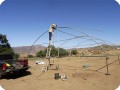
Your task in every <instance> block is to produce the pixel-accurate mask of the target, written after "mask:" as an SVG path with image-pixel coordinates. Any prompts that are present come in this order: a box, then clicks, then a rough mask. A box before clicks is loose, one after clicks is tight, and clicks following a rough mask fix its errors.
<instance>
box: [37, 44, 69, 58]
mask: <svg viewBox="0 0 120 90" xmlns="http://www.w3.org/2000/svg"><path fill="white" fill-rule="evenodd" d="M58 51H59V56H60V57H63V56H67V55H68V51H67V50H65V49H63V48H55V47H54V46H52V49H51V52H50V56H51V57H56V56H58ZM46 53H47V49H45V50H44V51H42V50H40V51H39V52H37V53H36V56H37V57H45V56H46Z"/></svg>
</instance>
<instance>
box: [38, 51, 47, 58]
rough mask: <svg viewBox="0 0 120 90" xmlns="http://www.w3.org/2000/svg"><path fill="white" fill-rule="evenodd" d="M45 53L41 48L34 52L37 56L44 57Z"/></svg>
mask: <svg viewBox="0 0 120 90" xmlns="http://www.w3.org/2000/svg"><path fill="white" fill-rule="evenodd" d="M45 55H46V53H45V51H42V50H40V51H39V52H37V53H36V56H37V57H45Z"/></svg>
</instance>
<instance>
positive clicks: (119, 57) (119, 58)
mask: <svg viewBox="0 0 120 90" xmlns="http://www.w3.org/2000/svg"><path fill="white" fill-rule="evenodd" d="M118 60H119V64H120V56H119V55H118Z"/></svg>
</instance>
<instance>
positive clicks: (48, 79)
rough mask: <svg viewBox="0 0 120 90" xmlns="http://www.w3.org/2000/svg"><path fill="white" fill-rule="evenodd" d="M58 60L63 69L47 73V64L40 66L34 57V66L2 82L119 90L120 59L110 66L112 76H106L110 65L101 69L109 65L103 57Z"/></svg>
mask: <svg viewBox="0 0 120 90" xmlns="http://www.w3.org/2000/svg"><path fill="white" fill-rule="evenodd" d="M41 60H42V59H41ZM115 60H117V57H111V58H110V59H109V60H108V62H109V63H111V62H113V61H115ZM43 61H45V60H43ZM54 62H55V63H56V62H57V63H56V64H59V66H60V68H59V69H58V70H48V71H47V72H45V73H43V72H42V71H41V70H42V67H43V66H44V65H36V64H35V60H33V61H32V60H30V61H29V65H30V66H31V68H30V69H29V70H28V71H27V72H21V73H19V74H18V73H17V74H14V75H9V76H4V77H3V79H1V80H0V85H1V86H2V87H3V88H4V89H5V90H115V89H116V88H117V87H118V86H119V85H120V64H119V62H115V63H113V64H111V65H109V67H108V69H109V72H108V74H110V75H105V74H106V73H107V71H106V70H107V68H106V67H105V68H102V69H100V68H101V67H102V66H104V65H105V64H106V59H105V58H103V57H101V58H97V57H90V58H88V57H84V58H80V57H65V58H60V59H59V62H58V60H57V59H56V60H54ZM98 69H100V70H98ZM96 70H98V71H96ZM55 73H59V74H60V75H66V76H67V80H65V81H63V80H61V79H58V80H55V79H54V76H55Z"/></svg>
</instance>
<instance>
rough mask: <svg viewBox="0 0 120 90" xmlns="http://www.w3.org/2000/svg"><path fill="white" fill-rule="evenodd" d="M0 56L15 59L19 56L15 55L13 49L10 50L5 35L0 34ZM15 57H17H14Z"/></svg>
mask: <svg viewBox="0 0 120 90" xmlns="http://www.w3.org/2000/svg"><path fill="white" fill-rule="evenodd" d="M0 54H1V55H2V54H10V55H12V56H13V57H14V55H15V58H18V57H19V55H17V54H16V53H15V52H14V51H13V49H12V48H11V46H10V44H9V42H8V40H7V36H6V35H2V34H0ZM16 55H17V56H16Z"/></svg>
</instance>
